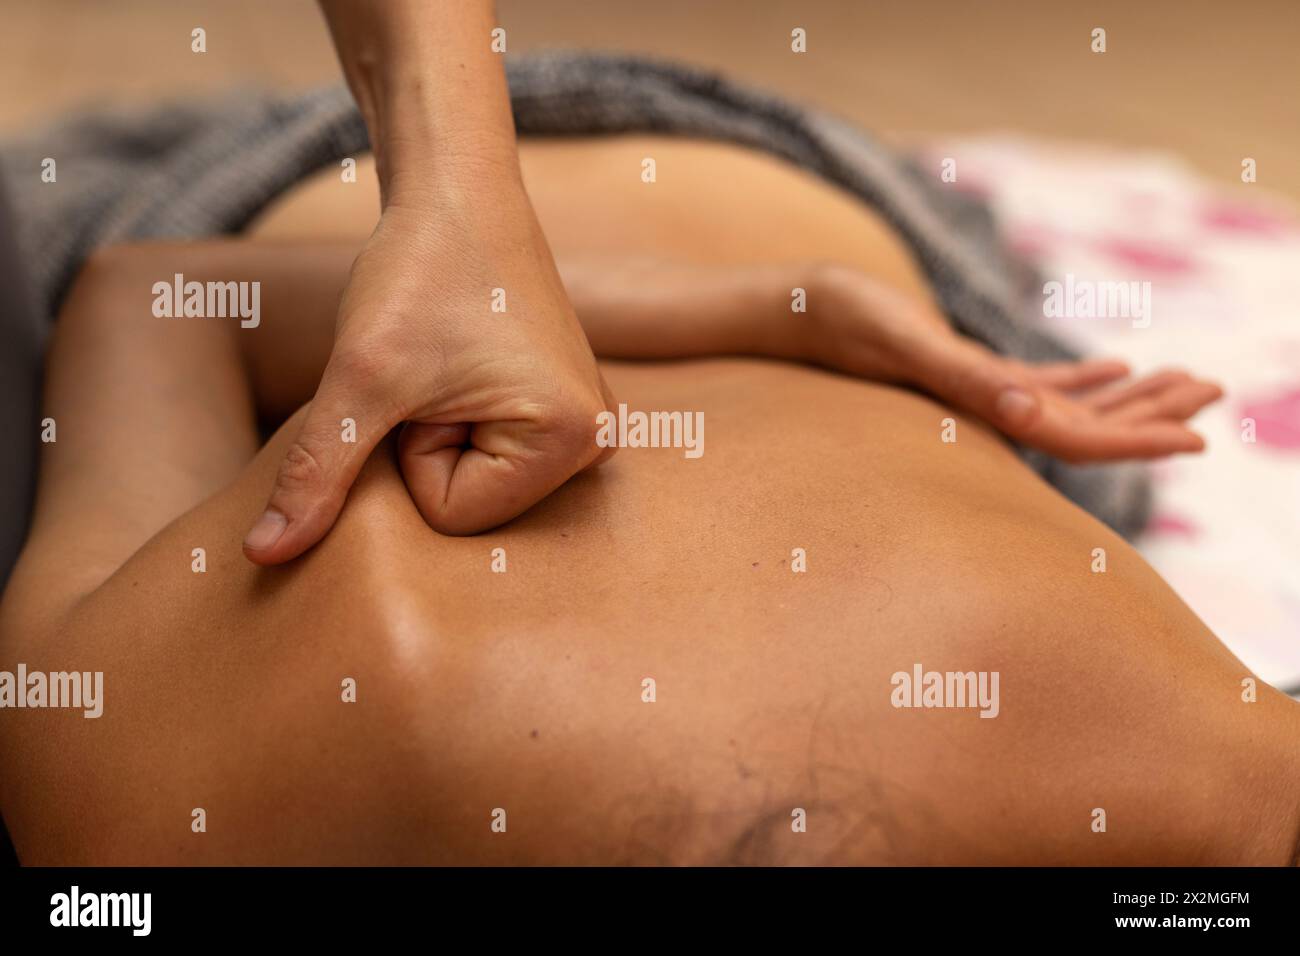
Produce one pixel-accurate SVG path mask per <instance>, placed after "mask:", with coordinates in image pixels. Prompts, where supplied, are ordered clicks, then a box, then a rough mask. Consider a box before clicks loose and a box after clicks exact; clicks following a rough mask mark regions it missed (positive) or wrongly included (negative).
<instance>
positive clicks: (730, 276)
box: [559, 260, 818, 361]
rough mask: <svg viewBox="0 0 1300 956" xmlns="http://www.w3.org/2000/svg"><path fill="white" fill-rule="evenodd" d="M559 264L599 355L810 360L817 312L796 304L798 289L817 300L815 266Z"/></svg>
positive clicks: (570, 262)
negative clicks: (795, 305) (733, 356)
mask: <svg viewBox="0 0 1300 956" xmlns="http://www.w3.org/2000/svg"><path fill="white" fill-rule="evenodd" d="M559 268H560V273H561V275H562V276H563V278H564V284H565V288H566V289H567V290H568V293H569V298H570V300H571V301H572V302H573V307H574V309H575V310H576V311H577V314H578V320H579V321H580V322H581V323H582V328H583V331H584V332H586V334H587V340H588V342H590V343H591V348H592V351H593V352H595V353H596V355H598V356H600V357H602V358H622V359H668V358H688V357H692V356H704V355H758V356H765V357H769V358H781V359H790V360H794V361H805V360H808V359H809V358H810V345H811V340H812V338H813V336H814V335H815V334H816V329H815V327H814V319H815V317H814V316H813V315H812V314H811V312H810V311H807V312H806V311H795V309H794V307H793V306H794V304H795V302H796V295H797V294H798V292H797V290H801V289H802V290H803V299H804V300H805V302H808V301H809V300H814V301H815V298H816V292H815V287H816V285H817V281H818V280H817V276H816V267H815V266H813V265H809V264H803V263H790V264H783V265H777V266H744V267H732V268H725V269H722V268H716V267H712V268H706V267H702V266H693V265H689V264H684V263H666V262H662V261H657V260H642V261H621V260H620V261H610V260H578V261H575V260H568V261H561V262H560V263H559ZM811 308H812V306H811V305H810V306H809V309H810V310H811Z"/></svg>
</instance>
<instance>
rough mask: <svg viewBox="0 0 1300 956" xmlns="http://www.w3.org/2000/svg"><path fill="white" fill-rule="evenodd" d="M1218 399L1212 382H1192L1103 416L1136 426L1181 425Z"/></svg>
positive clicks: (1127, 404)
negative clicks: (1152, 423) (1168, 421)
mask: <svg viewBox="0 0 1300 956" xmlns="http://www.w3.org/2000/svg"><path fill="white" fill-rule="evenodd" d="M1222 397H1223V389H1222V388H1220V387H1219V386H1218V385H1215V384H1214V383H1213V382H1200V381H1195V380H1193V381H1190V382H1182V383H1179V384H1176V385H1171V386H1169V387H1168V388H1165V389H1163V390H1161V391H1159V392H1156V393H1154V394H1151V395H1147V396H1145V397H1142V398H1138V399H1135V400H1133V401H1131V402H1127V403H1125V404H1123V405H1120V406H1114V407H1112V408H1111V409H1109V410H1108V411H1107V412H1106V413H1105V417H1106V419H1107V420H1110V421H1115V422H1119V423H1137V422H1145V421H1148V420H1151V419H1175V420H1177V421H1183V420H1185V419H1188V418H1191V417H1192V416H1193V415H1195V414H1196V413H1197V412H1199V411H1200V410H1201V409H1202V408H1204V407H1205V406H1206V405H1209V404H1210V403H1211V402H1216V401H1218V400H1219V399H1220V398H1222Z"/></svg>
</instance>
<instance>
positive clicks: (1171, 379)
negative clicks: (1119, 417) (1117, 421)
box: [1080, 369, 1193, 412]
mask: <svg viewBox="0 0 1300 956" xmlns="http://www.w3.org/2000/svg"><path fill="white" fill-rule="evenodd" d="M1191 381H1193V379H1192V376H1191V375H1189V374H1187V373H1186V372H1184V371H1182V370H1181V369H1165V370H1163V371H1160V372H1154V373H1152V374H1151V375H1147V376H1145V377H1144V378H1140V379H1138V380H1137V381H1134V382H1128V383H1125V384H1123V385H1114V386H1111V387H1109V388H1102V389H1098V390H1097V391H1095V392H1092V393H1090V394H1087V395H1083V396H1081V397H1080V401H1081V402H1083V404H1084V405H1086V406H1088V407H1089V408H1092V409H1094V410H1096V411H1098V412H1105V411H1107V410H1109V409H1112V408H1115V407H1117V406H1119V405H1124V404H1126V403H1128V402H1131V401H1133V400H1134V399H1135V398H1142V397H1144V396H1147V395H1151V394H1153V393H1156V392H1160V391H1163V390H1164V389H1166V388H1169V387H1171V386H1174V385H1183V384H1186V383H1187V382H1191Z"/></svg>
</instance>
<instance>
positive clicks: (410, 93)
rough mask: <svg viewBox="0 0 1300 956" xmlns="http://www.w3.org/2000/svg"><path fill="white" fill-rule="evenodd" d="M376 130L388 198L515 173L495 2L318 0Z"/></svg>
mask: <svg viewBox="0 0 1300 956" xmlns="http://www.w3.org/2000/svg"><path fill="white" fill-rule="evenodd" d="M320 6H321V9H322V11H323V12H324V14H325V19H326V21H327V22H328V24H329V28H330V32H331V34H332V35H333V37H334V43H335V46H336V48H337V49H338V54H339V60H340V61H341V63H342V65H343V72H344V74H345V76H346V77H347V81H348V85H349V87H351V89H352V94H353V96H354V97H355V98H356V100H357V105H358V106H359V107H360V110H361V114H362V116H363V117H364V119H365V122H366V128H367V129H368V130H369V131H370V139H371V143H372V145H373V147H374V151H375V156H376V161H377V165H378V172H379V183H380V190H381V193H382V197H383V202H384V205H385V206H387V204H388V203H389V201H390V200H391V199H393V198H394V197H399V198H402V197H407V196H411V195H419V196H424V195H428V194H432V195H434V196H454V195H456V194H457V193H459V192H462V191H464V190H466V189H475V188H478V187H479V186H480V185H482V183H481V180H483V179H489V180H494V179H500V178H502V177H506V178H514V179H517V178H518V175H519V171H518V157H517V153H516V147H515V132H514V121H513V118H512V115H511V111H510V95H509V90H508V89H507V86H506V79H505V70H504V67H503V65H502V59H501V56H500V55H499V54H497V53H494V52H492V49H491V46H490V43H491V31H492V28H493V27H494V26H495V25H496V15H495V10H494V4H493V3H492V2H491V0H383V2H372V3H370V2H358V0H320Z"/></svg>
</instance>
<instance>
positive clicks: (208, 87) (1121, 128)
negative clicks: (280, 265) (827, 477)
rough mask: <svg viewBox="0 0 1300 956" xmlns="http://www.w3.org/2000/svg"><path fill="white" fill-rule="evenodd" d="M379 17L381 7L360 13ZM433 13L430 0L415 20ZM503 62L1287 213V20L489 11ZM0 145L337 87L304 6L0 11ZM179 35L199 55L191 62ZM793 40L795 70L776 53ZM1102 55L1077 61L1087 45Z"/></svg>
mask: <svg viewBox="0 0 1300 956" xmlns="http://www.w3.org/2000/svg"><path fill="white" fill-rule="evenodd" d="M370 2H383V0H370ZM430 2H437V0H430ZM498 9H499V13H500V19H501V22H502V25H503V26H505V27H506V29H507V31H508V37H509V49H510V52H511V53H520V52H524V51H527V50H531V49H536V48H539V47H603V48H612V49H619V50H636V51H643V52H648V53H653V54H656V55H660V56H668V57H674V58H678V59H683V60H688V61H692V62H694V63H698V64H703V65H707V66H711V67H716V68H720V69H722V70H725V71H726V72H728V73H730V74H732V75H733V76H736V77H739V78H743V79H745V80H748V81H751V82H753V83H756V84H759V85H761V86H764V87H767V88H769V89H773V90H776V91H779V92H782V93H784V94H785V95H786V96H789V97H793V98H795V99H799V100H803V101H809V102H813V103H816V104H819V105H821V106H824V107H828V108H830V109H832V110H835V111H836V112H839V113H841V114H843V115H846V116H848V117H850V118H852V119H855V120H857V121H858V122H860V123H862V124H864V125H865V126H867V127H869V128H871V129H873V130H875V131H877V132H879V133H882V134H885V135H887V136H889V137H891V138H895V139H901V138H909V137H915V136H918V135H925V134H928V133H936V132H939V133H952V132H958V133H968V132H983V131H991V130H997V131H1004V130H1013V131H1020V132H1025V133H1030V134H1034V135H1039V136H1044V137H1052V138H1066V139H1073V140H1084V141H1090V142H1098V141H1100V142H1108V143H1118V144H1125V145H1130V146H1135V147H1155V148H1160V149H1165V150H1169V151H1172V152H1175V153H1177V154H1180V155H1182V156H1183V157H1185V158H1186V159H1188V160H1189V161H1191V162H1192V163H1193V164H1195V165H1196V166H1197V167H1198V168H1199V169H1201V170H1202V171H1203V172H1204V173H1206V174H1207V175H1209V176H1211V177H1213V178H1215V179H1219V180H1222V181H1224V182H1237V181H1238V176H1239V171H1240V162H1241V158H1242V157H1243V156H1253V157H1254V158H1255V159H1256V160H1257V161H1258V163H1259V176H1260V183H1261V185H1262V186H1264V187H1266V188H1270V189H1273V190H1276V191H1279V192H1283V193H1286V194H1289V195H1290V196H1291V197H1292V198H1300V163H1297V162H1296V157H1297V155H1298V154H1300V108H1297V104H1296V96H1297V93H1298V92H1300V55H1298V54H1297V47H1300V0H1237V2H1234V0H1217V2H1211V0H1094V2H1072V0H980V2H975V0H799V2H794V0H712V2H710V0H604V2H590V0H499V5H498ZM0 17H2V18H3V20H2V21H0V22H3V30H2V31H0V135H3V133H4V132H6V131H8V130H11V129H13V128H15V127H19V126H23V125H26V124H32V123H36V122H39V121H41V120H44V119H47V118H49V117H51V116H53V115H54V114H55V113H57V112H58V111H59V110H62V109H64V108H66V107H68V106H69V105H71V104H74V103H87V102H89V103H97V104H109V105H114V104H128V103H138V102H142V101H149V100H153V99H157V98H161V97H166V96H177V95H186V94H192V93H196V92H203V91H215V90H220V89H223V88H226V87H229V86H232V85H239V84H244V85H248V84H265V85H273V86H279V87H287V88H298V87H304V86H311V85H315V84H319V83H322V82H329V81H333V80H339V78H340V73H339V70H338V66H337V64H336V63H335V60H334V53H333V50H332V48H331V47H330V44H329V39H328V35H327V33H326V31H325V27H324V23H323V21H322V20H321V18H320V15H319V13H318V12H317V10H316V7H315V4H314V2H313V0H0ZM195 26H202V27H204V28H205V29H206V30H207V33H208V53H206V54H205V55H202V56H198V55H195V54H192V53H190V50H189V42H190V40H189V34H190V30H191V29H192V28H193V27H195ZM795 26H802V27H804V28H805V29H806V30H807V31H808V38H809V39H808V46H809V50H808V53H807V54H805V55H801V56H800V55H795V54H792V53H791V52H790V49H789V36H790V30H791V29H792V28H793V27H795ZM1096 26H1101V27H1104V28H1105V29H1106V31H1107V40H1108V52H1106V53H1105V54H1101V55H1098V54H1093V53H1091V52H1090V50H1089V34H1090V31H1091V30H1092V28H1093V27H1096Z"/></svg>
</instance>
